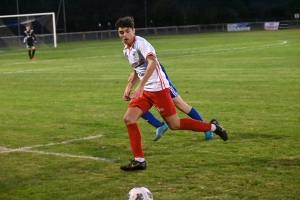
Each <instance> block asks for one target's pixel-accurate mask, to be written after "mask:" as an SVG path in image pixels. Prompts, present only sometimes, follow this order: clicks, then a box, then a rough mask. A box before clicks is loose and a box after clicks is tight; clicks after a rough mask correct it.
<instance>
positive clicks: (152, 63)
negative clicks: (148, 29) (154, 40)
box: [132, 55, 157, 99]
mask: <svg viewBox="0 0 300 200" xmlns="http://www.w3.org/2000/svg"><path fill="white" fill-rule="evenodd" d="M147 61H148V65H147V69H146V72H145V74H144V76H143V79H142V80H141V82H140V83H139V85H138V86H137V87H136V88H135V90H134V91H133V92H132V98H133V99H135V98H139V97H140V96H142V94H143V91H144V86H145V84H146V83H147V81H148V79H149V78H150V76H151V75H152V74H153V72H154V70H155V68H156V66H157V62H156V59H155V57H154V56H153V55H149V56H148V57H147Z"/></svg>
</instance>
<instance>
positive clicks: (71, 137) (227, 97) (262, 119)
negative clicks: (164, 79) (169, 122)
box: [0, 30, 300, 200]
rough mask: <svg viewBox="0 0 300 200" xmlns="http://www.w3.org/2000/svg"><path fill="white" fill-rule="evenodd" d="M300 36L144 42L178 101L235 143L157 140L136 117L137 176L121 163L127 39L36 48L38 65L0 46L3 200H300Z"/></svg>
mask: <svg viewBox="0 0 300 200" xmlns="http://www.w3.org/2000/svg"><path fill="white" fill-rule="evenodd" d="M299 35H300V30H284V31H257V32H239V33H214V34H195V35H178V36H162V37H148V38H146V39H148V41H149V42H151V43H152V44H153V46H154V47H155V48H156V53H157V56H158V58H159V59H160V61H161V62H162V64H163V65H164V66H165V68H166V70H167V71H168V74H169V76H170V77H171V79H172V82H173V84H174V85H175V86H176V87H177V89H178V91H179V93H180V94H181V96H182V98H183V99H184V100H185V101H186V102H187V103H189V104H190V105H192V106H193V107H195V108H196V109H197V110H198V111H199V112H200V113H201V115H202V116H203V117H204V118H205V119H206V120H210V119H212V118H217V119H218V120H219V122H220V123H221V125H222V126H223V127H224V128H226V129H227V131H228V135H229V139H228V141H227V142H223V141H222V140H221V139H220V138H218V137H215V138H214V140H212V141H205V139H204V134H203V133H197V132H191V131H171V130H168V131H167V132H166V133H165V134H164V136H163V137H162V138H161V139H160V140H159V141H158V142H153V141H152V140H153V138H154V136H155V128H153V127H151V126H150V125H148V124H147V123H146V122H145V121H143V120H142V119H141V120H139V125H140V129H141V132H142V134H143V145H144V152H145V156H146V160H147V164H148V168H147V170H145V171H138V172H135V171H134V172H124V171H122V170H120V169H119V167H120V165H123V164H126V163H128V161H129V159H131V158H132V155H131V150H130V146H129V140H128V136H127V132H126V128H125V125H124V123H123V115H124V113H125V111H126V109H127V105H128V102H125V101H123V100H122V96H123V92H124V89H125V86H126V84H127V77H128V73H129V72H131V67H130V65H129V64H128V61H127V60H126V59H125V57H124V56H123V54H122V49H123V45H122V43H121V41H120V40H117V39H114V40H104V41H93V42H78V43H59V44H58V47H57V48H56V49H54V48H40V49H39V46H37V51H36V56H35V57H36V60H35V61H30V60H29V59H28V55H27V51H26V49H25V48H24V47H20V49H11V50H8V51H2V52H0V60H1V63H0V91H1V92H0V127H1V129H0V199H1V200H3V199H4V200H7V199H12V200H27V199H28V200H52V199H72V200H94V199H100V200H122V199H126V198H127V193H128V191H129V190H130V189H131V188H133V187H135V186H144V187H147V188H148V189H149V190H150V191H151V192H152V194H153V196H154V199H155V200H200V199H222V200H223V199H227V200H234V199H272V200H273V199H280V200H282V199H299V198H300V178H299V177H300V131H299V130H300V125H299V122H300V114H299V113H300V100H299V99H300V37H299ZM0 50H1V49H0ZM151 110H152V111H153V113H154V114H155V115H156V116H158V113H157V111H156V110H155V109H154V108H152V109H151ZM178 115H179V116H180V117H186V115H184V114H183V113H180V112H179V113H178ZM159 118H160V117H159Z"/></svg>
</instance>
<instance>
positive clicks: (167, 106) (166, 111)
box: [128, 88, 176, 117]
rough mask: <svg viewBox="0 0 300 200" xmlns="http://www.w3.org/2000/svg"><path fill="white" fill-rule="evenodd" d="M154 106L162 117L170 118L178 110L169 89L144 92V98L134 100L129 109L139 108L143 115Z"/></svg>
mask: <svg viewBox="0 0 300 200" xmlns="http://www.w3.org/2000/svg"><path fill="white" fill-rule="evenodd" d="M153 105H154V106H155V107H156V109H157V110H158V112H159V114H160V115H161V116H162V117H170V116H172V115H174V114H175V113H176V108H175V106H174V103H173V100H172V98H171V96H170V89H169V88H167V89H164V90H161V91H157V92H149V91H145V90H144V92H143V96H141V97H140V98H138V99H132V100H131V101H130V103H129V105H128V107H129V108H133V107H139V108H140V109H141V110H142V111H143V113H145V112H147V111H148V110H149V109H150V108H151V107H152V106H153Z"/></svg>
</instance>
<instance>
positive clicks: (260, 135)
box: [228, 132, 290, 140]
mask: <svg viewBox="0 0 300 200" xmlns="http://www.w3.org/2000/svg"><path fill="white" fill-rule="evenodd" d="M286 137H290V135H287V134H282V135H274V134H272V133H245V132H244V133H236V134H234V135H233V136H232V137H231V136H230V133H228V140H249V139H269V140H270V139H271V140H272V139H273V140H281V139H284V138H286Z"/></svg>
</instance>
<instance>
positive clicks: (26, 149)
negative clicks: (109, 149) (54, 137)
mask: <svg viewBox="0 0 300 200" xmlns="http://www.w3.org/2000/svg"><path fill="white" fill-rule="evenodd" d="M99 137H102V135H94V136H89V137H85V138H77V139H71V140H66V141H63V142H56V143H53V142H51V143H48V144H38V145H34V146H27V147H21V148H16V149H11V148H6V147H1V146H0V154H4V153H12V152H27V153H35V154H42V155H55V156H61V157H70V158H81V159H90V160H102V161H107V162H114V161H116V159H109V158H101V157H92V156H78V155H73V154H67V153H54V152H47V151H37V150H30V149H32V148H38V147H44V146H53V145H59V144H68V143H72V142H76V141H81V140H90V139H94V138H99Z"/></svg>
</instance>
